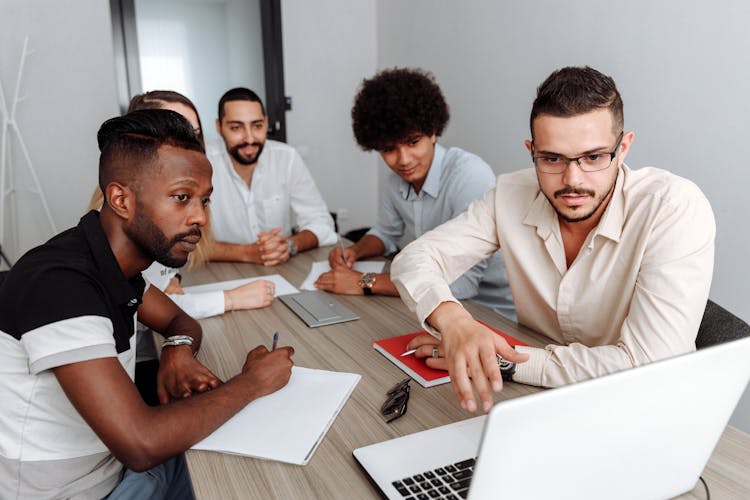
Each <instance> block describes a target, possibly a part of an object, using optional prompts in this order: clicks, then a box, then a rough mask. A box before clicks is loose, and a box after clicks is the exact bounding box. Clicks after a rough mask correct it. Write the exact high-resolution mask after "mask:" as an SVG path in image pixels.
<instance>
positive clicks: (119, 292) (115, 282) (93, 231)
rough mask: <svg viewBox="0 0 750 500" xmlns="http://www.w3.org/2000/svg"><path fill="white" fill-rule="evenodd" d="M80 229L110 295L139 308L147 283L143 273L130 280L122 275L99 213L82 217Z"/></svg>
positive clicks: (122, 302)
mask: <svg viewBox="0 0 750 500" xmlns="http://www.w3.org/2000/svg"><path fill="white" fill-rule="evenodd" d="M78 228H79V229H80V230H81V232H82V233H83V235H84V238H85V239H86V241H87V243H88V245H89V248H90V249H91V255H92V256H93V257H94V263H95V264H96V267H97V269H98V271H99V273H100V277H101V280H102V283H103V284H104V285H105V286H106V287H107V288H108V290H109V293H110V294H111V295H112V297H113V298H114V299H115V301H116V302H117V303H118V304H120V305H129V306H131V307H137V306H138V305H139V304H140V303H141V302H142V298H143V292H144V290H145V288H146V282H145V281H144V280H143V277H142V276H141V273H138V274H136V275H135V276H134V277H133V278H131V279H130V280H128V279H127V278H125V275H124V274H122V269H120V265H119V264H118V263H117V259H116V258H115V254H114V253H112V247H111V246H110V245H109V240H107V235H106V234H104V230H103V229H102V226H101V223H100V222H99V212H98V211H96V210H92V211H90V212H89V213H87V214H86V215H84V216H83V217H81V221H80V222H79V223H78Z"/></svg>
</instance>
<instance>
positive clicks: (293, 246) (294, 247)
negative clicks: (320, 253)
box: [286, 238, 299, 257]
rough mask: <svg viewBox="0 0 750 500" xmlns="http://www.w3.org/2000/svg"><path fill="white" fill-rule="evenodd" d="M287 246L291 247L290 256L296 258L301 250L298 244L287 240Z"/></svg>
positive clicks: (289, 239)
mask: <svg viewBox="0 0 750 500" xmlns="http://www.w3.org/2000/svg"><path fill="white" fill-rule="evenodd" d="M286 244H287V245H289V256H290V257H294V256H295V255H297V254H298V253H299V249H298V248H297V244H296V243H295V242H294V241H293V240H292V239H291V238H287V240H286Z"/></svg>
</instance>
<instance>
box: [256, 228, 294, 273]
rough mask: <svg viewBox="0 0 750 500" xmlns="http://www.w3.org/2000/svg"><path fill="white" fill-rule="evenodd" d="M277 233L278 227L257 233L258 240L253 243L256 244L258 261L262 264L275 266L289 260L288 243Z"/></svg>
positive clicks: (279, 231) (279, 230)
mask: <svg viewBox="0 0 750 500" xmlns="http://www.w3.org/2000/svg"><path fill="white" fill-rule="evenodd" d="M279 233H281V228H280V227H277V228H274V229H271V230H270V231H266V232H262V233H258V241H257V242H256V243H255V245H257V249H258V255H259V258H260V263H261V264H263V265H264V266H275V265H278V264H283V263H284V262H286V261H288V260H289V257H290V253H289V244H288V243H287V242H286V238H285V237H284V236H283V235H281V234H279Z"/></svg>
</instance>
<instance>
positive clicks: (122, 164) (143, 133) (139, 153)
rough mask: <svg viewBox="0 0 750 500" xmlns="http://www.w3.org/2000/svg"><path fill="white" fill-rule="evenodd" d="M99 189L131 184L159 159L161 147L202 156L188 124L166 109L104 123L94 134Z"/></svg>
mask: <svg viewBox="0 0 750 500" xmlns="http://www.w3.org/2000/svg"><path fill="white" fill-rule="evenodd" d="M96 137H97V141H98V143H99V151H101V155H100V157H99V187H100V188H101V190H102V192H106V188H107V184H109V183H110V182H113V181H117V182H123V183H130V182H133V181H134V180H135V179H136V178H137V177H138V175H139V174H140V173H141V171H142V169H143V167H144V166H146V165H149V164H151V163H152V162H153V160H154V159H155V158H156V157H157V155H158V150H159V148H160V147H161V146H173V147H178V148H182V149H187V150H190V151H198V152H200V153H203V152H204V150H203V146H202V145H201V143H200V141H199V140H198V138H197V137H196V135H195V132H194V131H193V126H192V125H190V122H188V121H187V119H186V118H185V117H184V116H182V115H181V114H179V113H175V112H174V111H170V110H167V109H141V110H138V111H133V112H131V113H128V114H126V115H123V116H118V117H116V118H110V119H109V120H107V121H105V122H104V123H103V124H102V126H101V127H100V128H99V132H98V133H97V136H96Z"/></svg>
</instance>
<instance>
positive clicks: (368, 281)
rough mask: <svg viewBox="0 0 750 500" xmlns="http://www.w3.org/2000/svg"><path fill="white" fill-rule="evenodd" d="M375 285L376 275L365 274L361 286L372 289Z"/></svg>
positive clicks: (360, 280)
mask: <svg viewBox="0 0 750 500" xmlns="http://www.w3.org/2000/svg"><path fill="white" fill-rule="evenodd" d="M374 284H375V273H365V274H363V275H362V277H361V278H360V279H359V286H361V287H362V288H372V285H374Z"/></svg>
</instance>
